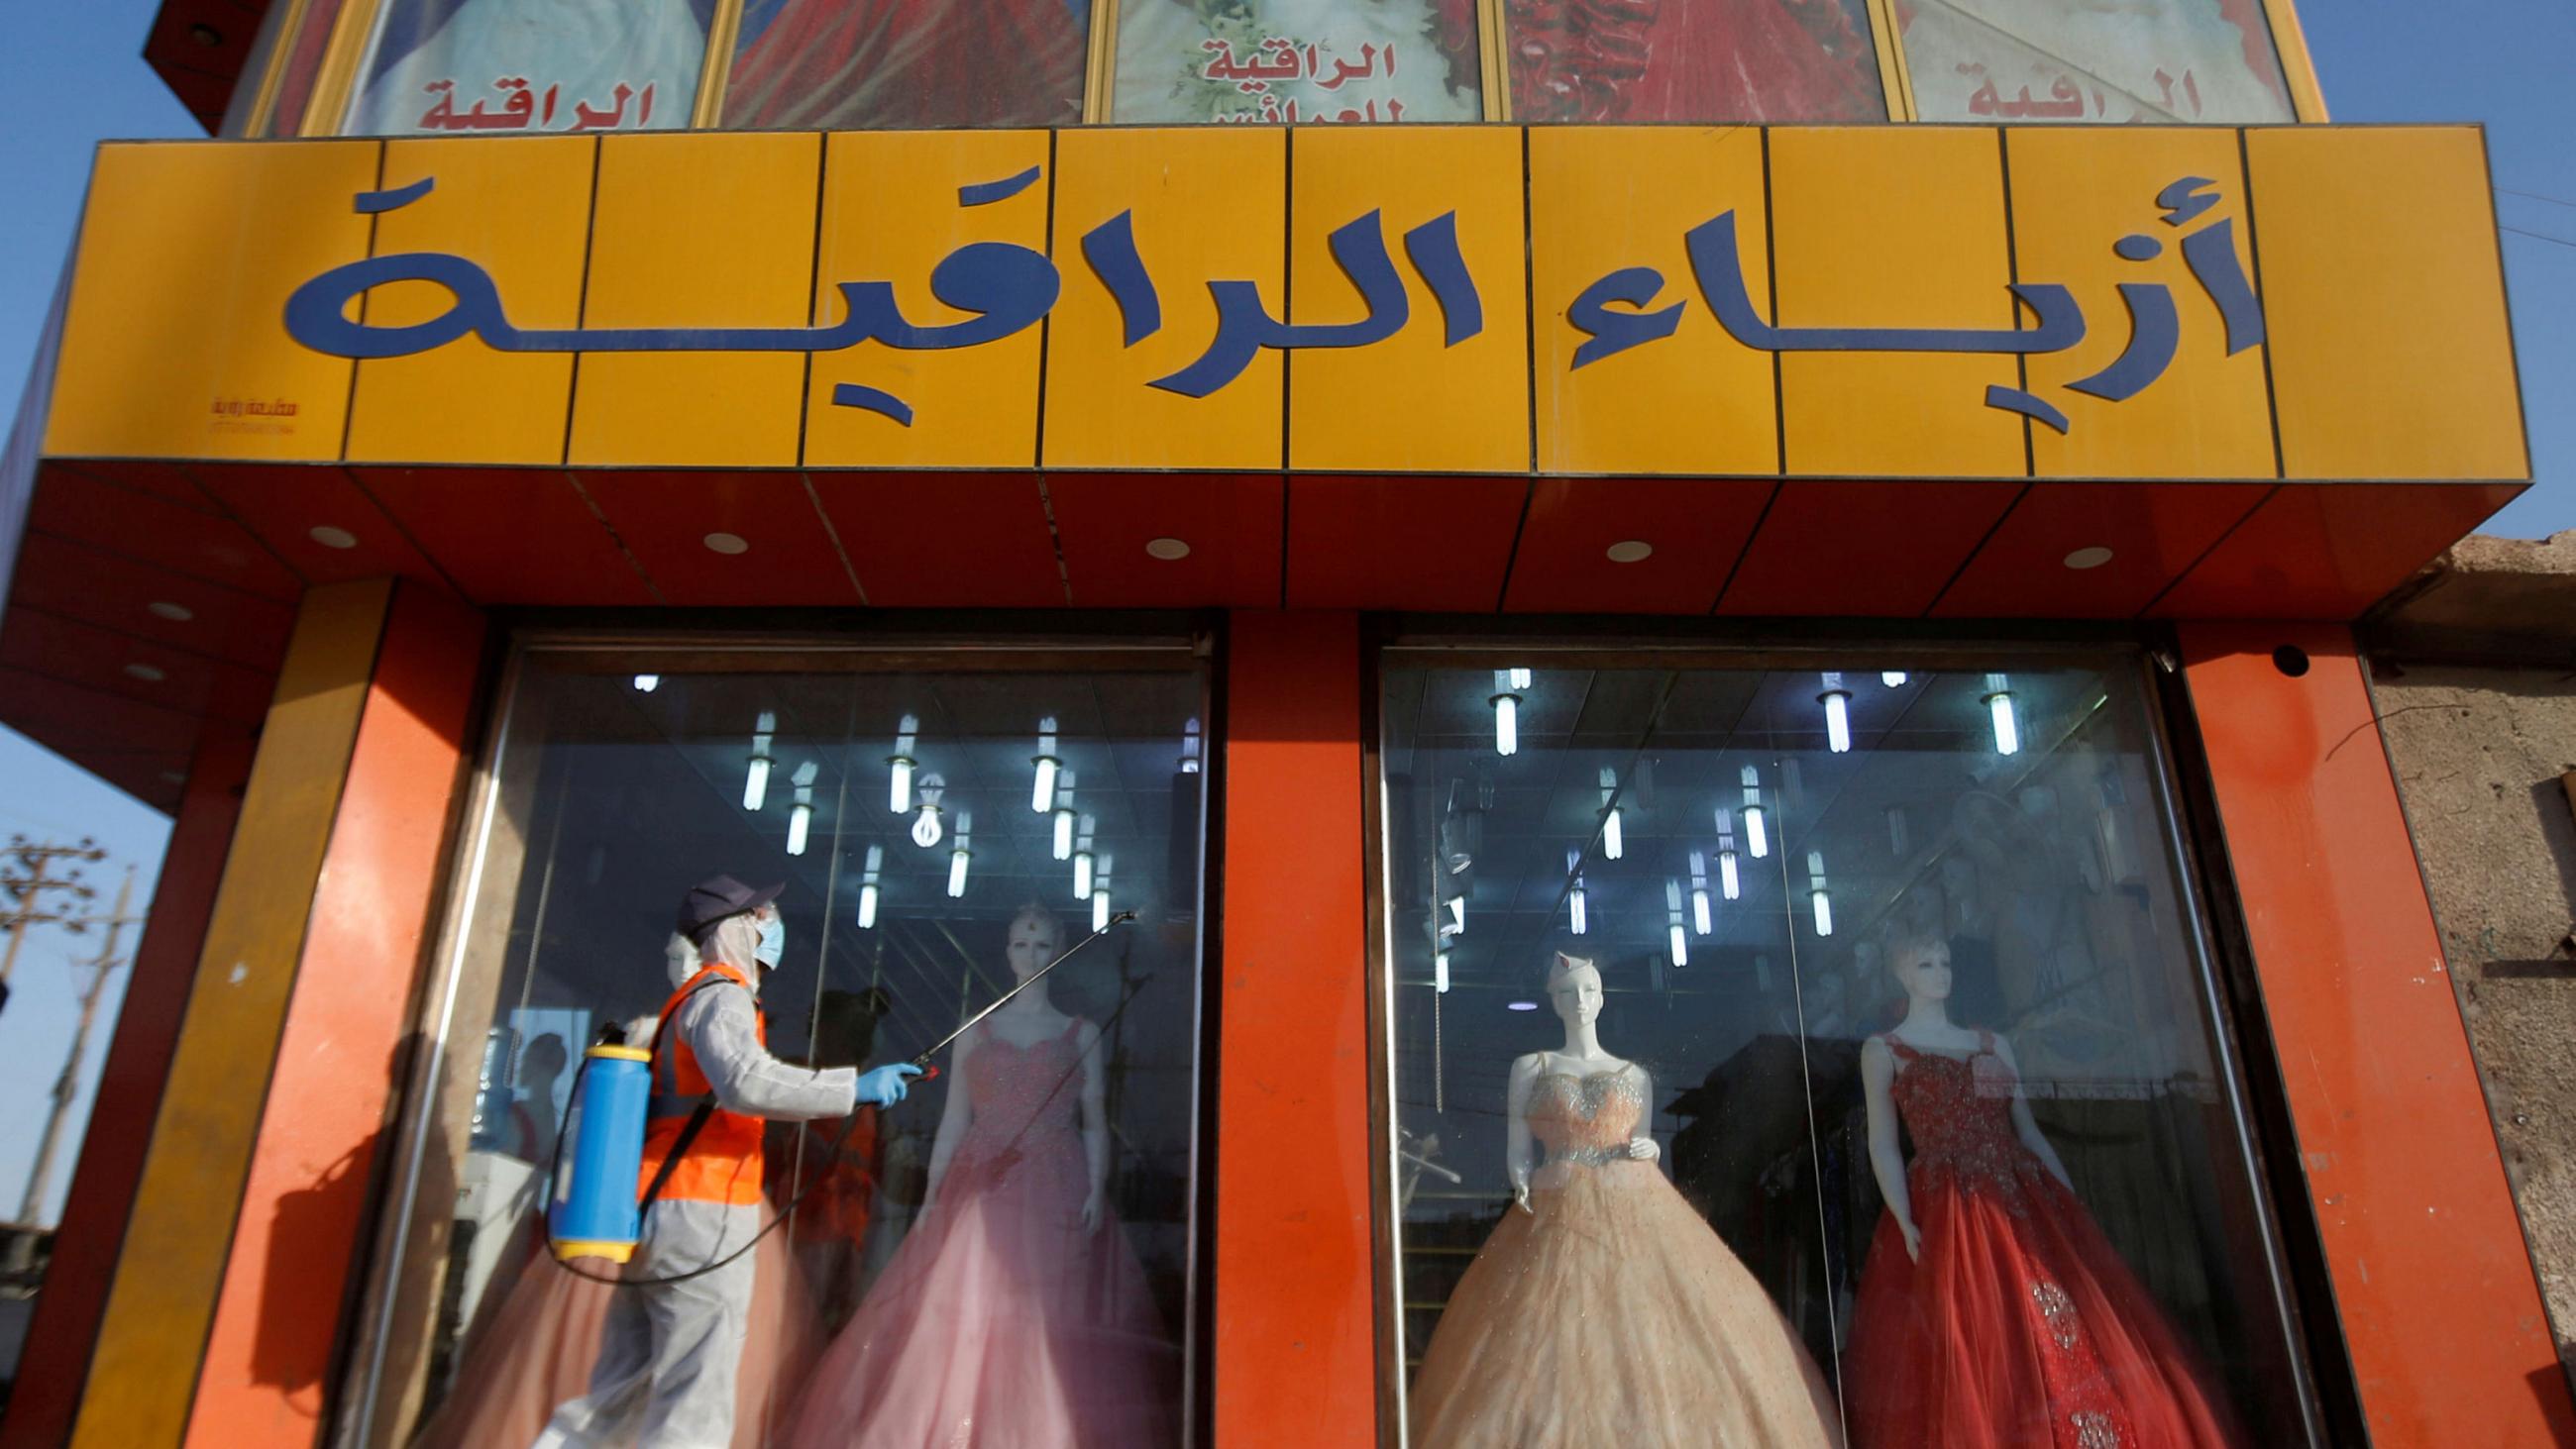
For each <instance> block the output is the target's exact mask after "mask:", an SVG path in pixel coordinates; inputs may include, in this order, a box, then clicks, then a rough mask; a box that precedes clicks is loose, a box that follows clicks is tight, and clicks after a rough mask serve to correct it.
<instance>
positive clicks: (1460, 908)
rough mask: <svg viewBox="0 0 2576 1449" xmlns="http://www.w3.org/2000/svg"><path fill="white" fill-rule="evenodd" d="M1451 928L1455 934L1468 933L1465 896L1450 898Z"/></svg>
mask: <svg viewBox="0 0 2576 1449" xmlns="http://www.w3.org/2000/svg"><path fill="white" fill-rule="evenodd" d="M1449 929H1450V932H1451V933H1452V934H1454V935H1460V936H1463V935H1465V934H1467V898H1466V897H1465V896H1451V897H1450V898H1449Z"/></svg>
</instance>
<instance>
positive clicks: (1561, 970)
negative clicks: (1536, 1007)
mask: <svg viewBox="0 0 2576 1449" xmlns="http://www.w3.org/2000/svg"><path fill="white" fill-rule="evenodd" d="M1600 969H1601V963H1600V962H1598V961H1595V960H1593V959H1592V958H1591V957H1589V956H1575V955H1570V954H1568V953H1566V952H1564V951H1559V952H1557V953H1556V954H1555V955H1554V956H1552V957H1550V958H1548V963H1547V989H1548V990H1550V991H1554V990H1555V989H1556V983H1558V982H1560V981H1562V980H1564V979H1565V978H1566V977H1568V976H1571V975H1573V974H1574V973H1575V972H1577V971H1592V972H1596V973H1597V972H1599V971H1600Z"/></svg>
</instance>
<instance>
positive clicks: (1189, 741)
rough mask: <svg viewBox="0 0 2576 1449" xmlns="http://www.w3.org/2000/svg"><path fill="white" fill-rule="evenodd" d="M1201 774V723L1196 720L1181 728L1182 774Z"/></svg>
mask: <svg viewBox="0 0 2576 1449" xmlns="http://www.w3.org/2000/svg"><path fill="white" fill-rule="evenodd" d="M1198 772H1199V722H1198V721H1197V720H1195V719H1193V720H1191V721H1190V722H1189V723H1188V724H1185V725H1183V726H1181V773H1182V774H1184V775H1195V774H1197V773H1198Z"/></svg>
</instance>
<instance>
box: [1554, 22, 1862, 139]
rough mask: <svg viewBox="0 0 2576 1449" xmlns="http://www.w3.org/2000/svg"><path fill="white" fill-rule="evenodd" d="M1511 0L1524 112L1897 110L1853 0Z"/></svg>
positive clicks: (1559, 116)
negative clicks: (1848, 0)
mask: <svg viewBox="0 0 2576 1449" xmlns="http://www.w3.org/2000/svg"><path fill="white" fill-rule="evenodd" d="M1504 11H1505V14H1506V17H1507V19H1508V22H1509V24H1508V31H1507V33H1508V35H1509V37H1510V47H1511V67H1512V119H1514V120H1516V121H1595V122H1600V121H1884V120H1886V119H1887V103H1886V101H1885V100H1884V99H1883V98H1882V97H1881V95H1880V87H1879V77H1878V61H1877V58H1876V56H1875V55H1874V54H1873V53H1872V51H1871V49H1870V44H1869V37H1868V34H1867V32H1866V29H1865V28H1864V27H1861V26H1856V25H1854V23H1853V21H1852V17H1851V14H1850V12H1849V10H1848V9H1846V8H1845V5H1844V3H1843V0H1505V4H1504ZM1801 16H1805V17H1809V19H1805V20H1802V19H1801V18H1800V17H1801Z"/></svg>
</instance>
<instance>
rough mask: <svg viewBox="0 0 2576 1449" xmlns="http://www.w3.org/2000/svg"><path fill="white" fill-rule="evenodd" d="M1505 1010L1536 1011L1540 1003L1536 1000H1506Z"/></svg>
mask: <svg viewBox="0 0 2576 1449" xmlns="http://www.w3.org/2000/svg"><path fill="white" fill-rule="evenodd" d="M1503 1010H1505V1011H1536V1010H1538V1003H1537V1002H1535V1001H1506V1002H1504V1003H1503Z"/></svg>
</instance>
